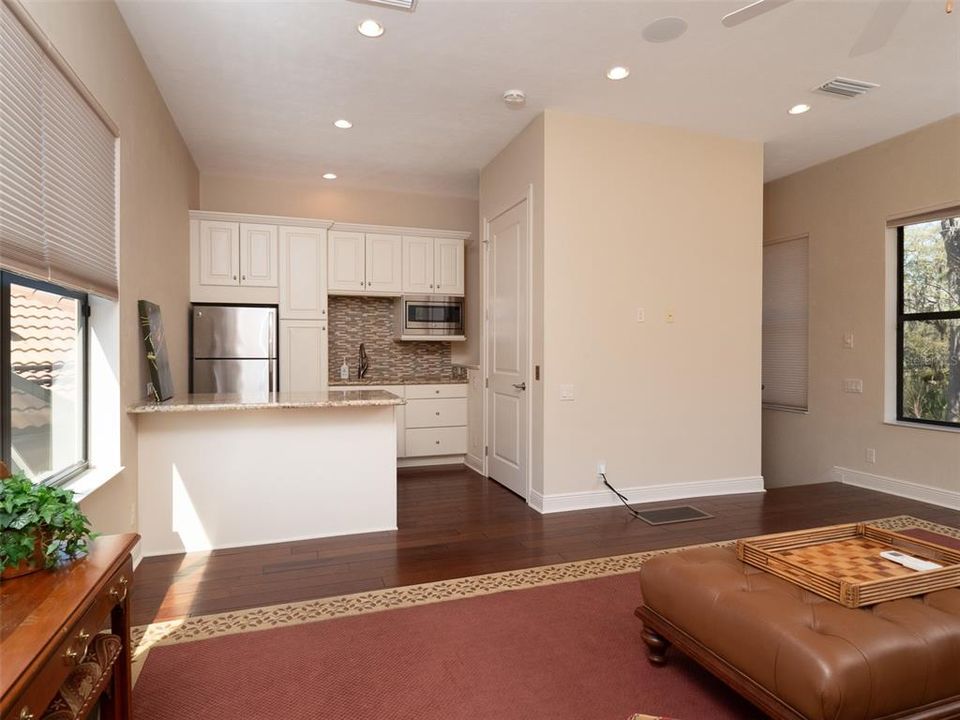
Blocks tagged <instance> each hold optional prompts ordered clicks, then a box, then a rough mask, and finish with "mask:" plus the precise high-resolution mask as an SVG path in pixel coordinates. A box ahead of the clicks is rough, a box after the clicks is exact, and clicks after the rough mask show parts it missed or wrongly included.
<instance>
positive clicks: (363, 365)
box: [357, 343, 370, 380]
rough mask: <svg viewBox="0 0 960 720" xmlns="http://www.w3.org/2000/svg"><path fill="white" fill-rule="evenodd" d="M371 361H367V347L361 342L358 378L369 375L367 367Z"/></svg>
mask: <svg viewBox="0 0 960 720" xmlns="http://www.w3.org/2000/svg"><path fill="white" fill-rule="evenodd" d="M369 367H370V363H369V362H368V361H367V349H366V348H365V347H364V346H363V343H360V357H359V359H358V360H357V379H358V380H359V379H363V378H365V377H366V376H367V369H368V368H369Z"/></svg>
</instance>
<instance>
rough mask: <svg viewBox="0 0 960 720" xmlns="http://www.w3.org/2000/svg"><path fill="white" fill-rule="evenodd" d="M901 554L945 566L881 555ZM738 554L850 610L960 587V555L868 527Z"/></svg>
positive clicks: (771, 540)
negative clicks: (919, 565)
mask: <svg viewBox="0 0 960 720" xmlns="http://www.w3.org/2000/svg"><path fill="white" fill-rule="evenodd" d="M884 550H898V551H900V552H903V553H906V554H908V555H913V556H914V557H918V558H922V559H924V560H932V561H934V562H936V563H938V564H940V565H942V566H943V567H942V568H940V569H938V570H927V571H923V572H919V571H916V570H911V569H909V568H906V567H904V566H902V565H899V564H897V563H895V562H892V561H891V560H887V559H885V558H883V557H880V553H881V552H883V551H884ZM737 555H738V557H739V558H740V559H741V560H742V561H743V562H746V563H749V564H751V565H754V566H756V567H759V568H761V569H762V570H765V571H767V572H769V573H771V574H774V575H777V576H779V577H782V578H784V579H785V580H789V581H790V582H792V583H794V584H796V585H799V586H800V587H803V588H805V589H807V590H810V591H811V592H815V593H817V594H818V595H822V596H824V597H826V598H829V599H830V600H833V601H834V602H838V603H840V604H842V605H845V606H847V607H862V606H865V605H872V604H875V603H878V602H884V601H887V600H894V599H898V598H904V597H911V596H913V595H920V594H924V593H928V592H933V591H935V590H943V589H946V588H951V587H960V551H957V550H954V549H951V548H947V547H943V546H941V545H937V544H935V543H931V542H928V541H925V540H918V539H916V538H912V537H910V536H907V535H901V534H900V533H895V532H892V531H890V530H883V529H881V528H876V527H873V526H872V525H867V524H865V523H855V524H848V525H834V526H831V527H826V528H815V529H812V530H801V531H798V532H791V533H779V534H777V535H764V536H762V537H757V538H747V539H744V540H739V541H737Z"/></svg>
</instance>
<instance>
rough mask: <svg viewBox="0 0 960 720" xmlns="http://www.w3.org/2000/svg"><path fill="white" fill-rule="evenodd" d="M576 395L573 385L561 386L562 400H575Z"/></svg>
mask: <svg viewBox="0 0 960 720" xmlns="http://www.w3.org/2000/svg"><path fill="white" fill-rule="evenodd" d="M576 397H577V394H576V392H575V391H574V388H573V385H561V386H560V400H562V401H566V402H569V401H570V400H575V399H576Z"/></svg>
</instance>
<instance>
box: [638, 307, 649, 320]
mask: <svg viewBox="0 0 960 720" xmlns="http://www.w3.org/2000/svg"><path fill="white" fill-rule="evenodd" d="M646 319H647V314H646V313H645V312H644V311H643V308H637V322H638V323H642V322H643V321H644V320H646Z"/></svg>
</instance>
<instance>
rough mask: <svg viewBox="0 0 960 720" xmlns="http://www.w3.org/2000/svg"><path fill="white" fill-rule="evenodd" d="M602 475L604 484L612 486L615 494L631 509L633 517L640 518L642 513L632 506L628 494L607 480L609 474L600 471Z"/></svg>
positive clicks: (611, 488)
mask: <svg viewBox="0 0 960 720" xmlns="http://www.w3.org/2000/svg"><path fill="white" fill-rule="evenodd" d="M600 477H602V478H603V484H604V485H606V486H607V487H608V488H610V490H611V491H612V492H613V494H614V495H616V496H617V497H618V498H620V502H622V503H623V506H624V507H625V508H626V509H627V510H629V511H630V514H631V515H633V517H635V518H640V513H638V512H637V511H636V510H634V509H633V508H632V507H630V503H628V502H627V496H626V495H624V494H623V493H622V492H620V491H619V490H617V489H616V488H615V487H614V486H613V485H611V484H610V483H609V481H608V480H607V474H606V473H600ZM640 519H643V518H640Z"/></svg>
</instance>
